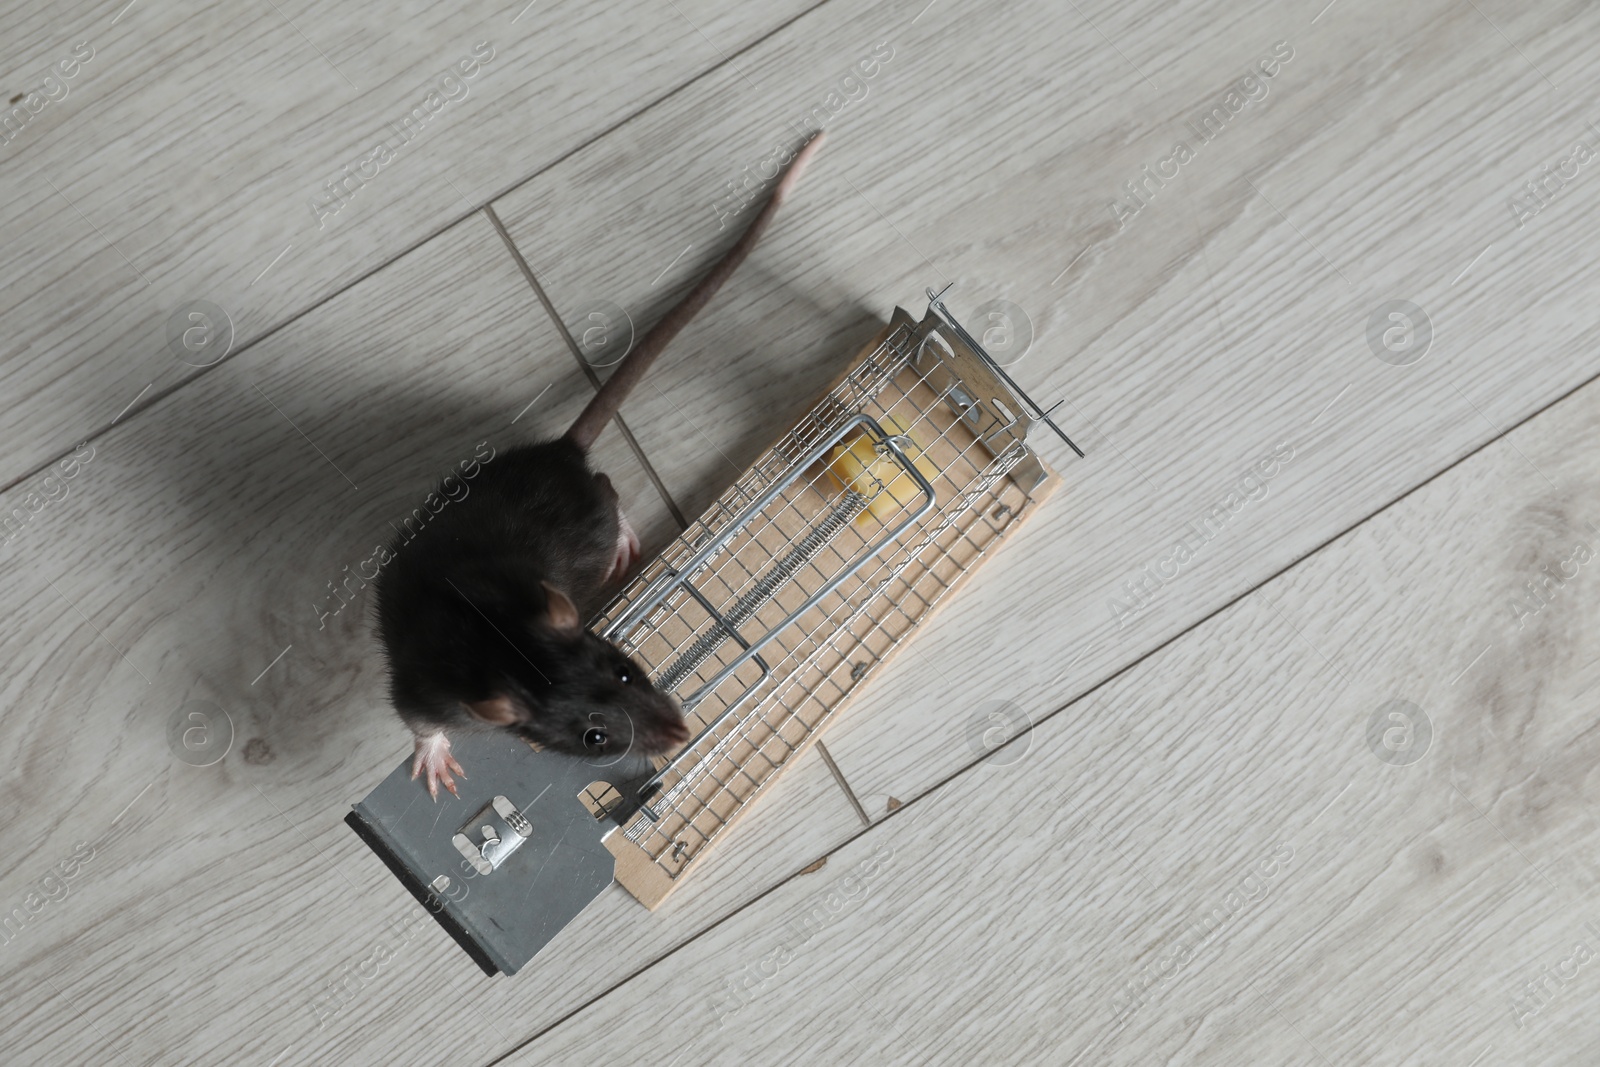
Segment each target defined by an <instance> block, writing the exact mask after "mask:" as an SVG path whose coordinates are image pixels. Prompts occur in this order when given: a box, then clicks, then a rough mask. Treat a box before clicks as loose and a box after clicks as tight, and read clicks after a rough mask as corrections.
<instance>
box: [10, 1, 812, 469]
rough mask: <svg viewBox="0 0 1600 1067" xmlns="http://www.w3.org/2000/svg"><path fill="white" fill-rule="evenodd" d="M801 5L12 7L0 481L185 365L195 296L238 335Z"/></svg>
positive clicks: (169, 381)
mask: <svg viewBox="0 0 1600 1067" xmlns="http://www.w3.org/2000/svg"><path fill="white" fill-rule="evenodd" d="M806 6H808V4H807V2H806V0H783V2H781V3H775V4H763V5H760V6H759V7H752V6H749V5H741V6H739V7H737V8H727V7H725V6H724V5H715V4H711V3H709V2H708V0H682V2H681V3H678V4H676V5H670V4H669V5H662V4H654V3H643V2H632V3H625V4H621V5H615V4H613V5H609V6H607V7H606V8H605V9H604V10H603V11H601V10H595V9H593V8H592V7H591V6H590V5H587V4H584V3H581V2H579V0H538V2H537V3H534V4H527V3H505V2H488V0H472V2H469V3H466V4H453V5H448V6H440V5H436V4H426V3H420V2H414V0H413V2H407V3H402V4H400V5H391V6H390V7H388V8H386V9H384V10H383V11H382V12H375V11H373V10H371V9H369V8H367V7H365V6H363V5H343V6H337V7H335V8H328V7H327V6H326V5H315V4H310V3H306V2H304V0H297V2H296V0H285V2H284V3H281V4H265V5H247V4H245V5H241V4H222V5H210V6H205V7H202V8H200V9H195V10H191V9H188V8H173V7H169V6H164V5H160V4H149V3H130V4H126V5H123V4H114V5H109V6H108V5H104V4H93V5H91V4H86V3H81V2H76V0H74V2H72V3H68V4H49V5H45V4H11V5H8V8H7V10H5V11H4V12H0V28H3V31H4V32H0V42H3V43H0V72H4V74H3V78H4V82H3V84H4V86H5V88H6V92H5V97H4V98H3V99H6V100H10V99H11V98H12V97H14V96H19V95H20V96H21V100H20V101H17V102H15V103H13V104H11V105H8V108H20V109H21V110H20V111H17V110H10V111H9V112H8V113H9V115H10V116H11V118H10V123H11V125H9V126H6V127H4V134H5V136H4V138H3V140H0V166H3V167H4V169H5V171H6V174H7V178H6V181H7V185H6V189H7V196H5V197H4V198H3V202H0V240H3V241H4V244H5V246H6V248H7V250H8V255H7V263H6V265H5V267H4V268H0V280H3V283H4V284H3V286H0V288H3V291H4V295H3V296H0V327H3V330H4V333H5V336H6V338H7V344H6V346H5V349H4V351H3V353H0V391H3V393H4V395H5V396H6V397H7V398H8V401H9V402H8V403H7V404H6V406H5V410H4V412H3V413H0V443H3V445H4V448H3V450H0V452H3V455H4V459H3V461H0V485H5V484H9V483H11V482H12V481H14V480H15V479H16V478H17V477H19V476H20V475H22V474H24V473H26V472H29V471H33V470H36V469H38V468H39V467H40V466H41V465H42V464H44V463H46V462H48V461H49V460H50V459H51V458H53V457H55V456H57V455H59V454H61V453H64V452H67V451H70V450H71V448H72V447H73V446H74V445H75V444H76V443H77V442H78V441H79V440H81V439H83V438H84V437H86V436H88V435H89V434H91V433H94V432H98V431H99V430H102V429H104V428H105V427H106V426H107V425H108V424H110V423H111V422H112V421H113V420H114V418H115V417H116V416H117V415H118V413H119V412H120V411H122V410H123V409H124V408H125V407H126V406H128V405H129V404H131V403H139V404H143V403H148V402H149V401H150V400H151V399H152V398H153V397H157V396H159V395H160V394H161V393H162V392H163V391H165V390H168V389H171V388H173V387H174V386H176V385H177V384H178V383H180V382H182V381H183V380H185V379H186V378H188V377H189V376H192V375H193V374H194V373H195V368H194V367H192V366H189V365H187V364H186V363H185V362H183V361H180V359H179V358H178V357H177V356H176V355H175V354H174V352H173V351H172V350H171V349H170V348H169V345H168V338H167V328H168V322H169V319H171V318H172V317H173V316H175V315H176V316H178V318H179V320H180V321H184V320H185V318H186V315H187V312H188V310H190V308H191V306H192V305H193V303H194V302H195V301H200V300H204V301H208V302H209V303H211V304H212V305H214V306H216V307H219V308H221V309H222V310H223V311H224V312H225V313H226V314H227V315H228V316H229V318H230V319H231V322H232V329H233V345H234V347H235V348H238V347H239V346H241V345H243V344H245V343H247V342H249V341H251V340H252V339H254V338H257V337H260V336H262V335H263V334H264V333H265V332H267V331H269V330H270V329H272V328H273V327H275V326H277V325H279V324H281V323H283V322H284V321H286V320H287V319H289V318H290V317H292V316H293V315H295V314H297V313H300V312H302V311H304V310H305V309H306V308H308V307H311V306H313V305H314V304H316V303H317V302H318V301H321V300H324V299H326V298H327V297H328V296H329V295H330V294H331V293H333V292H335V291H337V290H339V289H340V288H341V287H344V286H347V285H349V284H350V283H351V282H353V281H354V280H355V279H357V278H359V277H361V276H362V275H364V274H366V273H368V272H370V271H372V270H373V269H375V268H377V267H378V266H380V265H382V264H383V263H384V262H386V261H388V260H389V259H391V258H393V257H394V256H396V255H397V254H399V253H400V252H402V251H403V250H405V249H406V248H409V247H411V246H413V245H415V244H416V243H417V242H418V241H420V240H422V239H423V238H425V237H426V236H428V235H429V234H431V233H434V232H437V231H438V230H439V229H440V228H442V227H443V226H445V225H447V224H449V223H450V222H452V221H455V220H457V219H460V218H461V217H463V216H464V215H466V214H467V213H468V212H470V211H471V210H472V208H473V207H475V206H477V205H479V204H481V203H483V202H484V201H486V200H488V199H489V198H490V197H491V196H493V195H495V194H496V193H499V192H502V191H504V190H505V189H507V188H510V187H511V186H512V185H513V184H515V183H516V182H517V181H520V180H521V179H523V178H525V177H526V176H527V175H529V174H531V173H533V172H535V171H537V170H538V169H540V168H541V167H544V166H547V165H548V164H549V163H550V162H551V161H553V160H555V159H557V158H560V157H561V156H562V155H563V154H564V153H567V152H569V151H571V150H572V149H573V148H574V147H576V146H577V145H580V144H582V143H583V142H585V141H586V140H588V139H590V138H592V137H594V136H596V135H598V134H599V133H600V132H601V131H603V130H605V129H606V128H607V127H608V126H610V125H612V124H614V123H616V122H618V121H619V120H621V119H623V118H625V117H626V116H628V115H630V114H632V113H633V112H635V111H637V110H638V109H639V108H641V107H643V106H645V105H647V104H648V103H649V102H650V101H652V100H655V99H657V98H659V97H661V96H662V95H664V94H667V93H669V92H671V91H672V90H674V89H675V88H677V87H678V86H680V85H682V84H683V83H684V82H686V81H689V80H691V79H692V78H694V77H695V76H697V75H699V74H701V73H702V72H704V71H705V70H707V69H709V68H711V67H712V66H714V65H716V64H719V63H723V62H725V57H727V56H730V55H732V54H734V53H736V52H737V51H738V50H739V49H741V48H743V47H745V46H746V45H748V44H749V42H751V41H753V40H755V39H757V38H758V37H760V36H761V35H762V34H764V33H767V32H769V31H770V30H771V28H772V27H774V26H776V25H779V24H781V23H782V22H783V21H784V20H785V19H788V18H791V17H793V15H794V14H796V13H797V12H799V11H801V10H804V8H805V7H806ZM119 9H120V10H119ZM480 46H481V47H480ZM459 63H465V64H466V69H467V70H468V71H470V74H471V76H470V77H460V76H457V77H454V78H453V79H452V80H448V81H445V80H442V79H443V75H444V74H445V73H446V72H447V71H448V70H450V69H451V68H452V67H454V66H455V65H456V64H459ZM58 64H66V66H65V67H58V66H57V65H58ZM63 70H64V71H67V72H70V75H63V74H62V71H63ZM51 71H55V73H54V74H51V73H50V72H51ZM457 74H458V75H459V74H460V71H459V70H458V71H457ZM47 75H49V77H50V78H51V79H53V80H49V81H47V80H46V76H47ZM430 93H433V94H434V95H433V96H432V97H430V95H429V94H430ZM52 97H54V98H55V99H51V98H52ZM414 108H421V109H422V110H421V117H420V118H414V117H412V114H413V109H414ZM397 129H404V130H406V131H409V132H408V133H407V135H406V136H405V137H402V135H401V133H399V132H396V131H397ZM380 143H383V144H385V145H387V146H388V148H389V152H388V154H381V155H375V152H376V149H377V146H378V145H379V144H380ZM363 161H366V162H363ZM347 164H349V165H350V166H351V167H352V168H354V174H355V176H354V177H348V176H347V172H346V165H347ZM336 181H337V182H343V183H344V184H343V186H342V190H343V191H342V194H341V195H340V196H338V197H335V195H334V194H333V193H332V192H330V187H331V186H332V184H333V183H334V182H336ZM211 351H212V352H215V351H216V348H215V347H213V348H212V350H211ZM189 362H195V361H194V360H190V361H189ZM202 362H203V361H202Z"/></svg>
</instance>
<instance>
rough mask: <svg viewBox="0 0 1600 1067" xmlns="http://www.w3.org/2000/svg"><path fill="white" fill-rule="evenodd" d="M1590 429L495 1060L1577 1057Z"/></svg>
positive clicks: (1486, 457) (1592, 600) (1495, 462)
mask: <svg viewBox="0 0 1600 1067" xmlns="http://www.w3.org/2000/svg"><path fill="white" fill-rule="evenodd" d="M1597 433H1600V384H1596V385H1590V386H1588V387H1586V388H1584V389H1583V390H1581V391H1580V392H1579V393H1577V394H1576V395H1574V396H1572V397H1570V398H1568V399H1566V400H1564V401H1562V402H1561V403H1560V404H1558V405H1557V406H1555V407H1554V408H1552V409H1551V410H1549V411H1547V412H1546V413H1544V414H1542V415H1540V416H1539V417H1538V418H1536V419H1534V420H1532V421H1531V422H1530V423H1528V424H1527V425H1524V426H1523V427H1521V428H1519V429H1518V430H1516V431H1515V432H1513V433H1512V434H1510V435H1508V436H1507V437H1505V438H1503V439H1501V440H1499V441H1496V442H1494V443H1493V444H1490V445H1489V446H1487V447H1486V448H1484V449H1483V450H1482V451H1480V452H1478V453H1476V454H1474V455H1472V456H1470V457H1469V458H1467V459H1466V460H1464V461H1463V462H1462V463H1461V464H1460V465H1459V466H1457V467H1455V468H1454V469H1452V470H1450V471H1448V472H1446V473H1445V474H1443V475H1442V476H1440V477H1439V478H1437V479H1436V480H1434V481H1432V482H1430V483H1429V484H1427V485H1425V486H1423V487H1421V488H1419V489H1418V490H1416V491H1415V492H1413V493H1412V494H1410V495H1409V496H1407V497H1405V498H1404V499H1402V500H1400V501H1399V502H1397V503H1396V504H1395V505H1394V506H1393V507H1391V508H1389V509H1388V510H1386V511H1385V512H1383V513H1382V514H1381V515H1378V516H1376V517H1375V518H1373V519H1371V520H1370V521H1368V522H1366V523H1364V524H1362V525H1361V526H1359V527H1357V528H1356V529H1355V530H1353V531H1351V532H1350V533H1348V534H1346V535H1345V536H1343V537H1341V538H1339V539H1338V540H1337V541H1335V542H1334V543H1332V544H1331V545H1329V546H1328V547H1326V548H1324V549H1322V550H1321V551H1319V552H1317V553H1316V554H1314V555H1312V556H1311V557H1309V558H1308V559H1306V560H1304V561H1302V562H1300V563H1299V564H1298V565H1296V566H1295V567H1293V568H1292V569H1291V570H1289V571H1288V572H1286V573H1285V574H1283V575H1281V576H1279V577H1277V578H1275V579H1273V580H1272V581H1270V582H1268V583H1266V584H1265V585H1263V586H1262V587H1261V588H1259V589H1256V590H1254V591H1253V592H1251V593H1250V594H1249V595H1248V596H1246V597H1244V598H1243V599H1242V600H1240V601H1239V602H1237V603H1235V604H1233V605H1231V606H1230V607H1228V608H1226V609H1225V610H1223V611H1222V612H1220V613H1219V614H1217V615H1215V616H1213V617H1212V618H1210V619H1208V620H1206V621H1205V622H1204V623H1202V624H1201V625H1200V626H1199V627H1197V628H1196V629H1194V630H1193V631H1192V632H1190V633H1187V634H1185V635H1183V636H1182V637H1181V638H1179V639H1178V640H1176V641H1175V642H1173V643H1172V644H1170V645H1168V646H1167V647H1165V648H1163V649H1161V650H1160V651H1159V652H1157V653H1156V654H1154V655H1152V656H1150V657H1149V658H1147V659H1145V660H1143V661H1142V662H1140V663H1139V664H1137V665H1136V666H1135V667H1133V668H1132V669H1131V670H1130V671H1128V672H1127V673H1125V674H1124V675H1122V676H1120V677H1118V678H1116V679H1114V680H1112V681H1111V682H1109V683H1108V684H1106V685H1104V686H1103V687H1101V688H1099V689H1097V690H1096V691H1095V692H1094V693H1092V694H1090V695H1088V696H1087V697H1085V698H1084V699H1082V700H1079V701H1077V702H1075V703H1073V704H1072V705H1070V706H1068V707H1067V708H1065V709H1064V710H1063V711H1062V712H1060V713H1059V714H1057V715H1054V716H1053V717H1051V718H1050V719H1048V720H1047V721H1044V722H1042V723H1040V724H1039V725H1038V726H1037V727H1036V728H1035V729H1034V730H1033V731H1032V732H1031V733H1030V734H1029V736H1028V737H1026V738H1020V737H1019V738H1018V739H1016V740H1014V741H1013V742H1012V743H1011V744H1010V745H1008V746H1005V747H1001V748H997V749H996V750H994V752H993V753H992V754H991V755H990V756H989V757H988V759H987V760H986V761H984V762H983V763H981V764H979V765H977V766H974V767H972V768H969V769H968V770H967V771H965V772H964V773H962V774H961V775H959V776H958V777H956V778H955V779H953V780H951V781H949V782H947V783H946V784H944V785H943V786H942V787H940V788H939V789H937V790H935V791H933V792H931V793H930V794H928V795H925V796H924V797H922V798H921V799H919V800H917V801H915V802H913V803H911V804H909V805H908V806H906V807H905V808H903V809H901V810H900V811H899V812H898V813H897V814H895V815H893V816H892V817H889V818H887V819H885V820H883V821H880V822H879V823H877V824H876V825H874V827H873V828H872V829H871V830H870V831H868V832H867V833H866V834H864V835H862V836H861V837H859V838H857V839H856V840H854V841H852V842H851V843H850V844H848V845H847V846H845V847H844V848H842V849H840V850H839V851H837V852H835V853H833V854H832V855H831V856H830V857H829V862H828V865H827V867H826V869H825V872H826V877H822V878H816V877H812V878H797V879H794V880H793V881H791V882H789V883H787V884H785V885H784V886H782V887H781V888H779V889H778V890H776V891H774V892H773V893H771V894H769V895H768V896H767V897H765V898H763V899H762V900H761V901H760V902H759V903H757V904H756V905H754V906H752V907H750V908H747V909H745V910H743V911H741V912H740V913H739V914H738V915H736V916H734V917H732V918H731V919H729V920H728V921H727V922H725V923H723V924H722V925H720V926H719V927H717V928H716V929H714V930H712V931H710V932H708V933H707V934H706V935H705V936H703V937H702V938H700V939H699V940H697V941H696V942H695V943H694V944H693V945H691V946H689V947H687V948H686V949H684V950H683V951H681V952H679V953H676V954H674V955H673V956H672V957H670V958H669V959H667V960H665V961H663V962H662V963H661V964H659V965H658V966H656V967H654V968H652V969H651V970H649V971H647V972H645V973H644V974H642V975H640V976H639V977H638V978H637V979H635V980H634V981H631V982H629V983H628V984H627V985H625V986H623V987H622V988H621V989H619V990H617V991H616V992H614V993H613V994H612V995H611V996H609V997H607V998H605V999H604V1000H602V1001H600V1002H599V1003H597V1004H595V1005H593V1006H591V1007H590V1008H589V1009H587V1010H586V1011H585V1012H583V1013H582V1014H580V1015H578V1016H575V1017H574V1018H572V1019H570V1020H567V1021H566V1022H564V1023H563V1024H562V1026H561V1027H559V1028H557V1029H556V1030H554V1031H552V1032H551V1033H549V1034H547V1035H544V1036H543V1037H541V1038H540V1040H538V1041H536V1042H535V1043H533V1044H532V1045H531V1046H529V1047H528V1048H526V1049H523V1050H520V1051H519V1053H518V1054H517V1055H516V1056H514V1057H511V1058H509V1059H508V1060H506V1061H505V1062H506V1063H508V1064H518V1065H523V1064H544V1063H551V1064H554V1063H566V1062H572V1061H573V1060H574V1059H575V1058H577V1057H579V1056H581V1057H583V1058H585V1059H588V1060H594V1061H603V1060H606V1059H610V1058H613V1057H615V1056H618V1055H622V1054H624V1053H625V1052H627V1051H628V1050H630V1049H633V1048H636V1047H637V1042H638V1040H639V1039H638V1035H639V1034H640V1033H646V1034H652V1035H658V1040H659V1044H660V1048H661V1055H662V1057H663V1059H664V1060H666V1061H667V1062H672V1061H673V1060H672V1058H673V1057H674V1056H676V1057H678V1059H677V1062H680V1063H707V1064H713V1063H714V1064H723V1063H727V1064H733V1063H747V1062H757V1063H768V1062H792V1061H795V1060H797V1059H800V1060H807V1061H810V1060H815V1061H818V1062H834V1063H844V1062H874V1063H919V1064H921V1063H933V1064H940V1063H951V1064H955V1063H972V1062H985V1063H1008V1064H1026V1063H1054V1064H1068V1063H1071V1064H1083V1063H1178V1062H1181V1063H1246V1062H1247V1063H1268V1064H1279V1063H1282V1064H1304V1063H1424V1062H1436V1061H1441V1062H1451V1063H1462V1064H1469V1063H1514V1064H1524V1063H1525V1064H1553V1063H1560V1064H1566V1063H1571V1064H1578V1063H1587V1062H1589V1060H1590V1059H1591V1058H1592V1057H1593V1055H1594V1052H1595V1048H1596V1045H1595V1038H1594V1030H1593V1026H1592V1025H1590V1014H1591V1013H1590V1011H1589V1004H1590V999H1589V998H1590V996H1591V991H1589V989H1588V983H1589V982H1590V981H1592V980H1593V979H1592V978H1590V977H1587V975H1588V971H1587V970H1586V969H1585V964H1586V963H1587V962H1589V961H1592V960H1593V959H1594V958H1595V953H1596V950H1597V949H1600V914H1597V913H1596V910H1595V908H1594V907H1593V904H1592V901H1591V896H1592V893H1593V890H1594V887H1595V885H1596V883H1597V878H1600V866H1597V864H1596V863H1595V861H1594V859H1593V857H1594V855H1595V853H1596V847H1597V844H1600V821H1597V820H1596V818H1595V815H1594V810H1595V809H1594V802H1595V797H1594V790H1595V775H1594V774H1593V770H1592V769H1593V767H1594V766H1595V764H1596V751H1597V746H1600V734H1597V731H1596V728H1595V723H1594V715H1593V690H1594V687H1595V686H1596V685H1597V684H1600V663H1597V662H1596V657H1595V648H1594V642H1593V640H1592V639H1591V638H1590V636H1589V635H1591V634H1592V633H1593V632H1594V630H1595V628H1596V626H1597V625H1600V594H1597V589H1600V586H1597V585H1596V584H1595V583H1596V582H1597V581H1600V579H1597V578H1596V575H1595V573H1594V570H1595V568H1596V567H1597V566H1600V564H1597V560H1600V555H1597V554H1596V549H1600V532H1597V531H1600V526H1597V525H1596V519H1597V518H1600V464H1597V463H1596V462H1595V458H1594V454H1593V450H1592V449H1590V448H1588V447H1587V442H1589V441H1592V440H1593V439H1594V438H1595V435H1596V434H1597ZM1580 546H1581V547H1580ZM1547 566H1548V567H1550V568H1551V569H1552V571H1554V575H1553V576H1552V575H1551V571H1546V570H1545V569H1544V568H1545V567H1547ZM1547 576H1549V577H1550V581H1549V582H1548V583H1546V582H1545V578H1546V577H1547ZM1529 582H1533V583H1537V584H1539V588H1540V590H1541V598H1542V601H1543V603H1542V606H1540V607H1538V609H1537V610H1533V609H1532V608H1531V607H1530V606H1529V605H1532V604H1535V603H1538V602H1537V601H1533V600H1529V599H1528V596H1529V594H1528V591H1527V588H1526V587H1527V584H1528V583H1529ZM1517 604H1520V605H1521V607H1513V605H1517ZM1486 643H1490V644H1491V645H1492V647H1491V648H1490V650H1489V652H1488V653H1487V654H1486V655H1483V656H1482V657H1481V658H1479V659H1477V660H1476V662H1475V663H1474V662H1473V660H1474V655H1475V653H1477V652H1478V651H1479V650H1480V648H1481V647H1482V646H1483V645H1484V644H1486ZM1463 671H1465V672H1466V673H1463ZM1394 701H1404V702H1407V704H1406V705H1399V706H1397V705H1394V704H1393V703H1392V702H1394ZM1397 708H1398V709H1399V710H1397ZM1391 716H1396V717H1391ZM1579 946H1582V947H1581V948H1580V947H1579ZM617 1019H626V1020H629V1026H628V1027H626V1028H620V1027H615V1026H608V1025H606V1021H607V1020H617Z"/></svg>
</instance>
